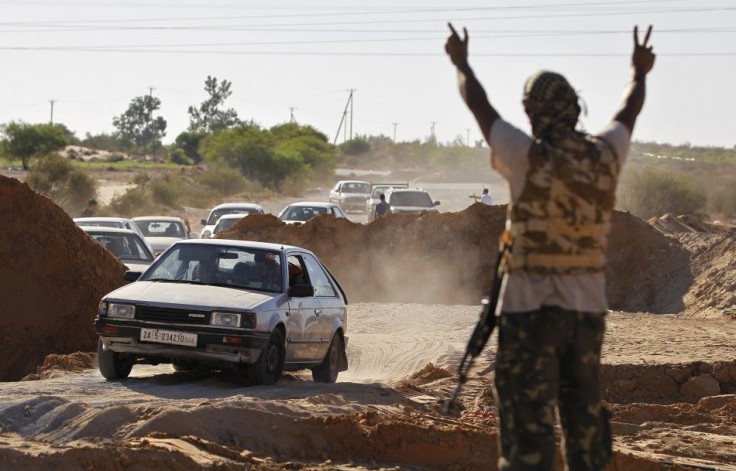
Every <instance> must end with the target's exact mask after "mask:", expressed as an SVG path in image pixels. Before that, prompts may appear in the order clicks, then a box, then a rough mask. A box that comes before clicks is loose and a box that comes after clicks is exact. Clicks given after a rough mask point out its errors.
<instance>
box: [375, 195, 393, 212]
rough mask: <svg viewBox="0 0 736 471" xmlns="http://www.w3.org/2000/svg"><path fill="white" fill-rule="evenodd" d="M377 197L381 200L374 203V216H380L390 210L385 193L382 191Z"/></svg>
mask: <svg viewBox="0 0 736 471" xmlns="http://www.w3.org/2000/svg"><path fill="white" fill-rule="evenodd" d="M378 198H379V199H380V200H381V201H380V202H379V203H378V204H377V205H376V217H381V216H383V215H384V214H386V213H388V212H389V211H390V210H391V205H390V204H388V203H386V195H384V194H383V193H381V196H379V197H378Z"/></svg>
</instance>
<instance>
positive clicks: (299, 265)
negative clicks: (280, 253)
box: [287, 255, 309, 286]
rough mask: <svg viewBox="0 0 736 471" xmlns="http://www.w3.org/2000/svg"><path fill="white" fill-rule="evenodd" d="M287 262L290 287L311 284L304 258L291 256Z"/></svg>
mask: <svg viewBox="0 0 736 471" xmlns="http://www.w3.org/2000/svg"><path fill="white" fill-rule="evenodd" d="M287 261H288V264H289V286H294V285H295V284H305V283H309V275H308V274H307V269H306V266H305V265H304V260H302V257H301V256H300V255H289V258H288V259H287Z"/></svg>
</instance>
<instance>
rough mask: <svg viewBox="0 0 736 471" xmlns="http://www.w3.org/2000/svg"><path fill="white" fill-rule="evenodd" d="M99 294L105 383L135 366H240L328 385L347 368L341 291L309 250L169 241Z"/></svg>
mask: <svg viewBox="0 0 736 471" xmlns="http://www.w3.org/2000/svg"><path fill="white" fill-rule="evenodd" d="M125 276H126V279H128V280H129V281H133V283H130V284H128V285H126V286H123V287H122V288H119V289H117V290H115V291H113V292H111V293H109V294H107V295H105V296H104V297H103V298H102V301H101V303H100V308H99V312H98V315H97V317H96V318H95V332H96V333H97V334H98V335H99V342H98V347H97V355H98V356H97V359H98V364H99V368H100V372H101V373H102V375H103V376H104V377H105V378H107V379H109V380H120V379H124V378H126V377H127V376H128V375H129V374H130V371H131V369H132V367H133V365H135V364H137V363H147V364H158V363H172V364H173V365H174V368H175V369H177V370H186V369H194V368H206V369H217V370H223V369H224V370H236V371H245V372H247V375H248V379H249V380H250V381H251V382H252V383H255V384H273V383H274V382H276V381H277V380H278V378H279V377H280V375H281V372H282V371H283V370H300V369H310V370H311V371H312V378H313V379H314V380H315V381H317V382H325V383H333V382H335V381H336V380H337V375H338V373H339V372H340V371H345V370H346V369H347V367H348V360H347V355H346V345H347V342H348V337H347V336H346V331H347V307H346V305H347V298H346V297H345V293H344V292H343V290H342V288H341V287H340V285H339V283H338V282H337V280H336V279H335V278H334V277H333V276H332V274H331V273H330V272H329V270H327V268H325V266H324V265H323V264H322V263H321V262H320V261H319V259H318V258H317V257H316V256H315V255H314V254H313V253H312V252H310V251H308V250H305V249H302V248H299V247H292V246H287V245H281V244H269V243H263V242H250V241H240V240H228V239H198V240H186V241H181V242H177V243H176V244H174V245H173V246H172V247H171V248H170V249H169V250H167V251H166V252H164V253H163V254H162V255H161V256H160V257H158V258H157V259H156V261H155V262H154V263H153V264H152V265H151V267H150V268H149V269H148V270H146V271H145V272H143V274H141V273H136V272H132V271H128V272H126V274H125Z"/></svg>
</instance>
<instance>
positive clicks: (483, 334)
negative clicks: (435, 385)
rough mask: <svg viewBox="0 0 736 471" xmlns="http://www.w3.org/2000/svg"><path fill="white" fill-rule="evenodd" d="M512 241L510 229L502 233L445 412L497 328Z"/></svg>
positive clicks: (458, 393)
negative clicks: (487, 289)
mask: <svg viewBox="0 0 736 471" xmlns="http://www.w3.org/2000/svg"><path fill="white" fill-rule="evenodd" d="M510 243H511V237H510V234H509V232H508V231H504V233H503V234H502V235H501V241H500V244H499V250H498V257H497V258H496V264H495V267H494V270H493V282H492V283H491V291H490V293H489V296H488V297H487V298H484V299H483V300H482V301H481V304H483V308H482V309H481V311H480V318H479V319H478V322H477V323H476V324H475V328H474V329H473V333H472V334H471V335H470V339H469V340H468V345H467V347H465V354H464V355H463V358H462V360H460V365H459V366H458V369H457V374H458V380H457V386H455V390H454V391H453V393H452V396H451V397H450V399H448V400H447V401H446V402H445V405H444V407H443V412H444V413H445V414H449V413H450V410H451V409H452V406H453V405H454V404H455V401H456V400H457V397H458V396H459V395H460V389H462V387H463V384H465V382H466V381H467V380H468V372H469V371H470V368H472V366H473V362H474V361H475V358H476V357H477V356H478V355H480V353H481V352H482V351H483V348H485V346H486V344H487V343H488V339H489V338H490V337H491V334H492V333H493V330H494V329H495V328H496V306H498V297H499V295H500V294H501V283H502V282H503V272H504V263H503V259H504V258H505V255H506V252H507V251H508V250H509V247H510Z"/></svg>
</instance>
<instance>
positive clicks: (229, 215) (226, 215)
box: [217, 213, 248, 221]
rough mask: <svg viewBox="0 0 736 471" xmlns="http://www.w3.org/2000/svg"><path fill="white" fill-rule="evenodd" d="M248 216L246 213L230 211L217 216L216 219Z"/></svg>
mask: <svg viewBox="0 0 736 471" xmlns="http://www.w3.org/2000/svg"><path fill="white" fill-rule="evenodd" d="M246 216H248V214H246V213H232V214H223V215H222V216H220V217H219V218H217V220H218V221H222V220H223V219H242V218H244V217H246Z"/></svg>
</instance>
